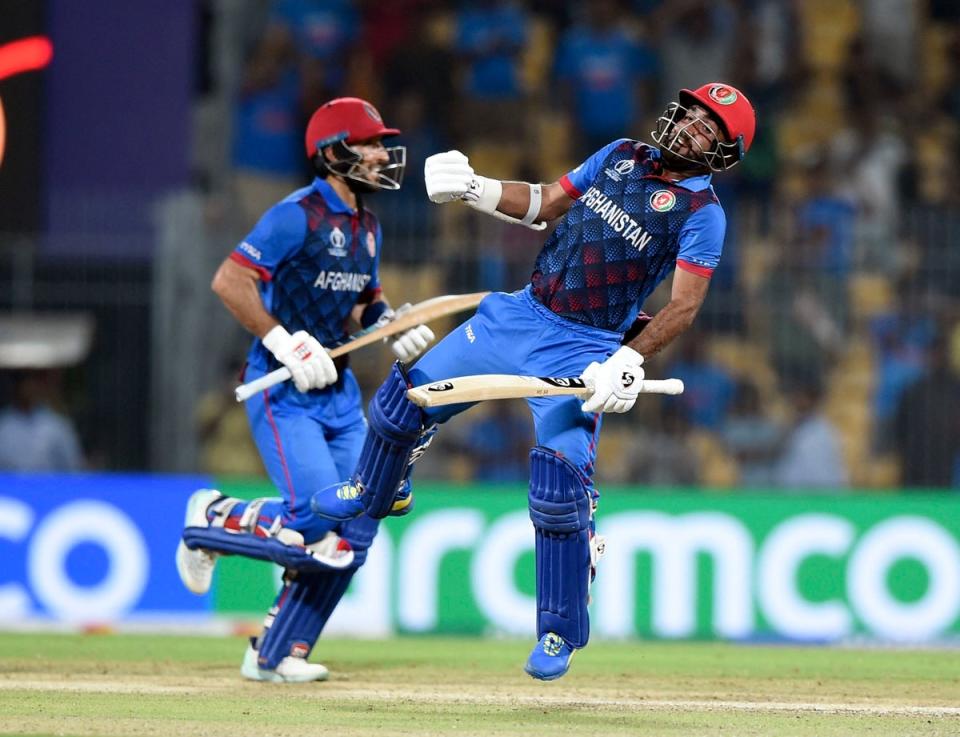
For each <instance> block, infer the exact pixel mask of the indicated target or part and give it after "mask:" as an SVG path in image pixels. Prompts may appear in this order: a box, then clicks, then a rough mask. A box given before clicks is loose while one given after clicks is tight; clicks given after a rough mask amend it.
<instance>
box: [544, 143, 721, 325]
mask: <svg viewBox="0 0 960 737" xmlns="http://www.w3.org/2000/svg"><path fill="white" fill-rule="evenodd" d="M560 185H561V186H562V187H563V189H564V191H565V192H566V193H567V194H568V195H569V196H570V197H572V198H574V199H575V200H576V201H575V202H574V203H573V205H572V206H571V207H570V210H569V211H568V212H567V214H566V215H565V216H564V218H563V219H562V220H561V222H560V224H559V225H558V226H557V228H556V230H554V232H553V234H552V235H551V236H550V237H549V238H548V239H547V242H546V243H544V245H543V248H542V249H541V251H540V254H539V255H538V256H537V261H536V265H535V266H534V271H533V275H532V276H531V279H530V283H531V289H532V292H533V294H534V296H535V297H536V298H537V300H539V301H540V302H541V303H542V304H543V305H545V306H546V307H547V308H548V309H550V310H551V311H553V312H555V313H556V314H558V315H560V316H562V317H564V318H566V319H568V320H573V321H575V322H578V323H583V324H585V325H590V326H592V327H596V328H601V329H603V330H611V331H614V332H620V333H622V332H624V331H625V330H626V329H627V328H629V327H630V325H631V324H632V323H633V321H634V319H635V318H636V316H637V313H638V312H639V310H640V307H641V306H642V304H643V301H644V300H645V299H646V298H647V297H648V296H650V293H651V292H653V290H654V289H655V288H656V286H657V285H658V284H659V283H660V282H661V281H663V280H664V279H665V278H666V277H667V276H668V275H669V274H670V273H671V272H672V271H673V269H674V267H679V268H681V269H684V270H686V271H690V272H693V273H695V274H699V275H700V276H705V277H709V276H710V275H711V274H712V273H713V270H714V268H716V266H717V264H718V263H719V261H720V253H721V251H722V250H723V238H724V233H725V231H726V217H725V216H724V214H723V209H722V208H721V207H720V202H719V200H718V199H717V196H716V194H715V193H714V191H713V188H712V187H711V186H710V176H709V175H704V176H697V177H690V178H688V179H683V180H680V181H671V180H668V179H665V178H663V177H662V176H661V163H660V152H659V151H658V150H657V149H655V148H654V147H652V146H649V145H647V144H645V143H640V142H638V141H632V140H629V139H626V138H621V139H619V140H616V141H614V142H613V143H610V144H608V145H607V146H605V147H604V148H602V149H600V150H599V151H597V152H596V153H595V154H593V155H592V156H591V157H590V158H589V159H587V160H586V161H585V162H584V163H583V164H581V165H580V166H578V167H577V168H576V169H574V170H573V171H571V172H569V173H567V174H565V175H564V176H563V177H561V179H560Z"/></svg>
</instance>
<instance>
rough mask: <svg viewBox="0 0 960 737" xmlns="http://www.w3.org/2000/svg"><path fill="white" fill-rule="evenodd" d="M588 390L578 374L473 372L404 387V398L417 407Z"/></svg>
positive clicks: (544, 395) (580, 392) (579, 392)
mask: <svg viewBox="0 0 960 737" xmlns="http://www.w3.org/2000/svg"><path fill="white" fill-rule="evenodd" d="M589 393H590V389H589V387H587V385H586V384H584V382H583V380H582V379H579V378H556V379H554V378H550V377H547V378H539V377H536V376H514V375H511V374H477V375H475V376H460V377H457V378H455V379H447V380H446V381H435V382H434V383H432V384H423V385H422V386H415V387H414V388H413V389H409V390H407V398H408V399H409V400H410V401H411V402H413V403H414V404H418V405H420V406H421V407H439V406H442V405H444V404H460V403H461V402H481V401H484V400H487V399H520V398H523V397H546V396H560V395H564V394H573V395H580V394H589Z"/></svg>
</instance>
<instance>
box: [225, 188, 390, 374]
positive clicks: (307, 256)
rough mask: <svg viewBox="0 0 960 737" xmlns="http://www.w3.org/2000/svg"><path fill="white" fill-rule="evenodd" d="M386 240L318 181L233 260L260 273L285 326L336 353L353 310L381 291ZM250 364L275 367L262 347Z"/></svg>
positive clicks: (266, 296) (266, 221)
mask: <svg viewBox="0 0 960 737" xmlns="http://www.w3.org/2000/svg"><path fill="white" fill-rule="evenodd" d="M381 237H382V236H381V231H380V223H379V222H378V221H377V217H376V216H375V215H374V214H373V213H371V212H370V211H368V210H362V211H361V212H357V211H355V210H353V209H351V208H350V207H348V206H347V205H346V204H344V202H343V201H342V200H341V199H340V198H339V196H337V194H336V192H334V190H333V188H332V187H331V186H330V185H329V184H327V182H325V181H324V180H323V179H319V178H318V179H315V180H314V182H313V184H312V185H311V186H309V187H305V188H303V189H300V190H297V191H296V192H294V193H293V194H291V195H290V196H289V197H287V198H286V199H284V200H282V201H281V202H279V203H277V204H276V205H274V206H273V207H271V208H270V209H269V210H267V212H266V213H265V214H264V215H263V217H262V218H260V221H259V222H258V223H257V224H256V226H255V227H254V229H253V231H251V233H250V234H249V235H248V236H247V237H246V238H245V239H244V240H243V242H242V243H240V245H239V246H237V247H236V249H234V251H233V253H231V254H230V258H231V259H233V260H234V261H237V262H238V263H240V264H242V265H244V266H247V267H248V268H252V269H256V271H257V273H259V274H260V279H261V281H260V294H261V297H262V298H263V304H264V307H266V309H267V311H268V312H269V313H270V314H271V315H273V316H274V317H275V318H276V319H277V320H278V321H279V322H280V324H281V325H283V326H284V327H285V328H286V329H287V330H289V331H290V332H291V333H293V332H296V331H297V330H306V331H307V332H308V333H310V334H311V335H312V336H313V337H315V338H316V339H317V340H318V341H320V343H321V344H323V345H325V346H331V345H334V344H335V343H336V342H337V341H339V340H340V339H342V338H343V337H344V336H345V334H346V327H347V321H348V319H349V317H350V312H351V310H352V309H353V307H354V306H355V305H356V304H357V303H358V302H370V301H371V300H373V299H374V297H376V295H377V294H378V293H379V291H380V278H379V274H378V269H379V262H380V244H381ZM248 361H249V362H250V364H251V365H254V366H258V367H260V368H265V369H266V368H271V367H274V363H275V362H274V359H273V357H272V355H271V354H270V352H269V351H268V350H267V349H266V348H264V347H263V345H262V344H261V343H260V341H259V340H255V341H254V342H253V346H252V347H251V349H250V354H249V356H248Z"/></svg>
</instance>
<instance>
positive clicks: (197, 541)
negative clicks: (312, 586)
mask: <svg viewBox="0 0 960 737" xmlns="http://www.w3.org/2000/svg"><path fill="white" fill-rule="evenodd" d="M183 542H184V544H185V545H186V546H187V547H188V548H190V549H191V550H196V549H197V548H203V549H204V550H212V551H214V552H216V553H224V554H226V555H243V556H245V557H247V558H255V559H256V560H265V561H269V562H272V563H278V564H280V565H281V566H283V567H284V568H291V569H293V570H300V571H329V570H335V569H332V568H331V567H330V566H328V565H326V564H325V563H321V562H320V561H319V560H317V559H316V558H314V557H313V556H312V555H310V553H309V551H307V550H306V549H304V548H302V547H300V546H298V545H286V544H284V543H282V542H280V541H279V540H277V539H276V538H273V537H258V536H257V535H254V534H252V533H249V532H228V531H227V530H224V529H223V528H222V527H186V528H184V530H183Z"/></svg>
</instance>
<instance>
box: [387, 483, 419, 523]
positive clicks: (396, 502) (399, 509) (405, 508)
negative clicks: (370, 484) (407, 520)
mask: <svg viewBox="0 0 960 737" xmlns="http://www.w3.org/2000/svg"><path fill="white" fill-rule="evenodd" d="M412 511H413V489H412V488H410V479H404V480H403V483H402V484H400V491H398V492H397V495H396V496H395V497H394V498H393V506H392V507H390V515H389V516H390V517H403V516H404V515H405V514H410V512H412Z"/></svg>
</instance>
